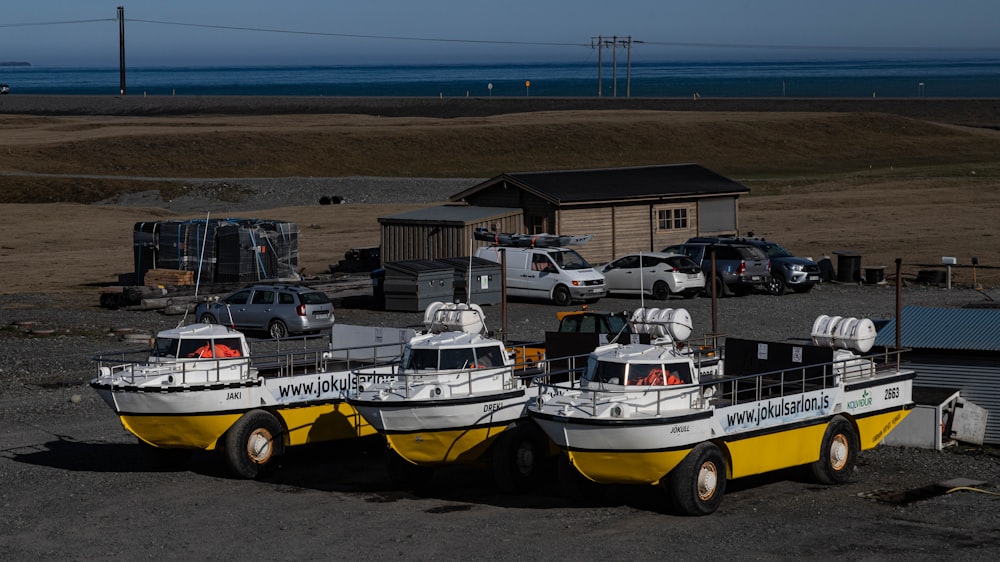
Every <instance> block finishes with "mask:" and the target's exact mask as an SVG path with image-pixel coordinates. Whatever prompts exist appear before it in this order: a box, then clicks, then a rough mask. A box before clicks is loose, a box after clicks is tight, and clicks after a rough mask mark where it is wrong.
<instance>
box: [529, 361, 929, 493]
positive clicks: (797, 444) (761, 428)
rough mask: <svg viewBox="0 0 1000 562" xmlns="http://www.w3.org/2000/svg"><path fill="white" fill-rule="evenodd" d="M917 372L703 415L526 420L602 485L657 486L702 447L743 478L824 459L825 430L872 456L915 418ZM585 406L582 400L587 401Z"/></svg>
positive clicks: (548, 413) (536, 413)
mask: <svg viewBox="0 0 1000 562" xmlns="http://www.w3.org/2000/svg"><path fill="white" fill-rule="evenodd" d="M914 376H915V375H914V374H913V373H912V372H907V373H902V374H898V375H895V376H889V377H883V378H878V379H872V380H868V381H865V382H863V383H858V384H855V385H847V386H845V387H843V388H830V389H824V390H821V391H814V392H809V393H803V394H800V395H796V396H789V397H783V398H775V399H771V400H763V401H756V402H749V403H744V404H740V405H737V406H729V407H721V408H711V409H705V410H702V411H700V412H699V411H697V410H686V411H676V412H672V413H668V414H663V415H646V416H641V415H637V416H635V417H631V418H625V419H621V418H608V417H594V416H588V415H586V414H584V413H582V412H583V410H584V409H583V408H579V407H578V408H576V409H571V408H566V407H564V409H560V408H559V407H558V404H559V401H560V400H561V402H562V403H563V404H568V403H570V402H567V399H568V397H565V396H564V397H560V399H559V400H557V401H555V404H556V405H555V406H552V405H550V406H549V407H548V408H542V409H541V410H539V409H537V408H530V409H529V414H530V415H531V417H532V418H534V419H535V420H536V422H538V424H539V425H540V426H541V427H542V429H543V430H544V431H545V433H546V434H547V435H548V436H549V437H550V438H551V439H552V440H553V441H554V442H555V443H556V444H557V445H558V446H559V447H561V448H562V449H564V450H565V451H566V453H567V455H568V457H569V459H570V461H571V462H572V464H573V466H575V467H576V469H577V470H578V471H579V472H580V473H581V474H583V475H584V476H586V477H587V478H589V479H591V480H593V481H595V482H600V483H605V484H657V483H659V482H660V481H661V480H662V479H663V478H664V477H665V476H666V475H667V474H668V473H670V471H672V470H673V469H674V468H675V467H676V466H677V465H678V464H680V463H681V461H683V460H684V458H685V457H686V456H687V454H688V453H689V452H690V451H691V450H692V449H693V448H694V447H695V446H697V445H698V444H699V443H703V442H713V443H715V444H716V445H717V446H718V447H719V448H720V449H722V451H723V454H724V455H725V457H726V460H727V469H728V470H727V472H728V473H727V476H728V477H729V478H740V477H744V476H751V475H754V474H762V473H765V472H770V471H774V470H780V469H783V468H789V467H793V466H800V465H805V464H809V463H813V462H816V461H818V460H819V458H820V453H821V443H822V442H823V437H824V434H825V432H826V428H827V424H828V423H829V422H830V420H831V419H832V418H833V417H834V416H843V417H844V418H846V419H848V420H849V421H851V422H852V424H853V426H854V428H855V431H856V434H857V436H858V446H859V449H861V450H867V449H871V448H873V447H875V446H876V445H878V443H879V442H881V440H882V439H883V438H884V437H885V436H886V435H887V434H888V433H889V432H891V431H892V429H893V428H895V427H896V426H897V425H898V424H899V423H900V422H901V421H902V420H903V419H904V418H905V417H906V416H907V415H908V414H909V412H910V411H911V409H912V407H913V403H912V401H911V388H912V387H911V385H912V379H913V377H914ZM584 402H585V401H584Z"/></svg>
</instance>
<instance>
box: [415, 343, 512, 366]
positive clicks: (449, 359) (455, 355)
mask: <svg viewBox="0 0 1000 562" xmlns="http://www.w3.org/2000/svg"><path fill="white" fill-rule="evenodd" d="M503 365H504V352H503V348H502V347H501V346H500V345H499V344H498V345H491V346H488V347H459V348H451V349H438V348H424V349H421V348H411V347H407V348H406V349H405V350H404V351H403V369H405V370H407V371H420V370H429V369H438V370H442V371H446V370H452V369H486V368H490V367H502V366H503Z"/></svg>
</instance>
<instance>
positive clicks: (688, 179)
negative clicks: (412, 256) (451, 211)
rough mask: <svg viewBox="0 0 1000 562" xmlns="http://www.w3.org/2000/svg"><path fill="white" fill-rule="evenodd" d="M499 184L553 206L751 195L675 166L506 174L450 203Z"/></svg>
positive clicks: (711, 175) (696, 169) (695, 168)
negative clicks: (530, 194)
mask: <svg viewBox="0 0 1000 562" xmlns="http://www.w3.org/2000/svg"><path fill="white" fill-rule="evenodd" d="M498 184H499V185H511V186H514V187H517V188H520V189H523V190H525V191H527V192H530V193H532V194H534V195H536V196H538V197H541V198H542V199H545V200H548V201H549V202H551V203H552V204H555V205H562V204H573V203H593V202H600V201H610V200H614V201H620V200H624V199H629V200H642V199H663V198H676V197H684V196H696V195H730V194H740V193H749V192H750V188H749V187H746V186H745V185H743V184H741V183H739V182H736V181H733V180H731V179H729V178H726V177H725V176H721V175H719V174H717V173H715V172H713V171H711V170H709V169H707V168H704V167H702V166H699V165H697V164H671V165H660V166H636V167H629V168H599V169H591V170H557V171H550V172H511V173H504V174H501V175H499V176H496V177H494V178H491V179H489V180H486V181H485V182H482V183H480V184H478V185H475V186H473V187H470V188H469V189H466V190H465V191H462V192H460V193H456V194H455V195H452V196H451V200H452V201H461V200H464V199H466V198H468V197H470V196H472V195H474V194H476V193H478V192H480V191H483V190H485V189H488V188H491V187H493V186H495V185H498Z"/></svg>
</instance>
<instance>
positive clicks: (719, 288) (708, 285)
mask: <svg viewBox="0 0 1000 562" xmlns="http://www.w3.org/2000/svg"><path fill="white" fill-rule="evenodd" d="M705 296H706V297H711V296H712V280H711V279H709V280H707V281H705ZM715 296H717V297H724V296H726V284H725V283H724V282H723V281H722V278H721V277H716V278H715Z"/></svg>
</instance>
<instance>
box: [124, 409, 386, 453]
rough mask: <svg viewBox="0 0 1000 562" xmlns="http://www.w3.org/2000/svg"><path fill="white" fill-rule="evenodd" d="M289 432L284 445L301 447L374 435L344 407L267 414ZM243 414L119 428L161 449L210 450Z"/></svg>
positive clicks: (140, 420)
mask: <svg viewBox="0 0 1000 562" xmlns="http://www.w3.org/2000/svg"><path fill="white" fill-rule="evenodd" d="M269 411H271V412H272V413H274V414H276V415H277V416H278V418H279V419H281V421H282V422H283V423H284V425H285V428H286V429H287V430H288V431H287V434H286V437H285V444H286V445H288V446H296V445H304V444H306V443H319V442H323V441H335V440H339V439H350V438H352V437H365V436H368V435H374V434H375V433H376V431H375V428H373V427H372V426H371V425H370V424H369V423H368V422H366V421H365V420H364V418H362V417H361V415H360V414H358V412H357V411H356V410H355V409H354V408H353V407H351V406H350V405H348V404H346V403H337V404H320V405H316V406H303V407H299V408H279V409H277V410H269ZM242 415H243V414H242V413H239V412H238V413H220V414H211V413H206V414H188V415H174V416H163V415H143V416H137V415H128V414H126V415H122V416H120V420H121V423H122V426H123V427H124V428H125V429H126V430H128V431H129V432H130V433H132V434H133V435H135V436H136V437H138V438H139V439H140V440H142V441H145V442H146V443H149V444H150V445H153V446H154V447H162V448H178V449H205V450H213V449H215V448H216V447H217V446H218V445H219V440H220V439H221V438H222V436H223V435H225V433H226V431H228V430H229V428H230V427H232V425H233V424H234V423H236V420H238V419H240V417H241V416H242Z"/></svg>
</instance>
